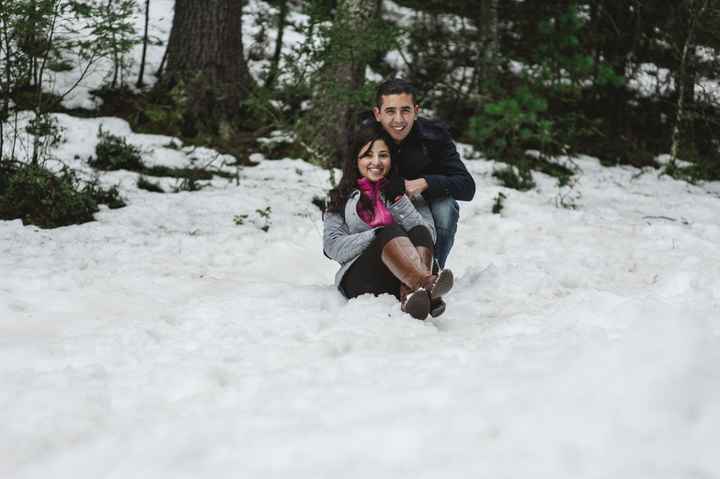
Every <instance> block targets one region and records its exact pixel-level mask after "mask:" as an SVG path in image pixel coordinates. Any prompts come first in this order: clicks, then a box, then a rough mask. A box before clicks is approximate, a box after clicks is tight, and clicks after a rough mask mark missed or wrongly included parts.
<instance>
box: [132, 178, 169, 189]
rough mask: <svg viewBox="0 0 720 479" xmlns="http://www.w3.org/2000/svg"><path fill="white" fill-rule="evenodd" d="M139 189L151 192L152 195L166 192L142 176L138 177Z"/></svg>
mask: <svg viewBox="0 0 720 479" xmlns="http://www.w3.org/2000/svg"><path fill="white" fill-rule="evenodd" d="M137 187H138V188H140V189H141V190H145V191H150V192H152V193H165V190H163V189H162V186H160V185H159V184H158V183H155V182H153V181H150V180H148V179H147V178H146V177H144V176H142V175H141V176H140V177H138V180H137Z"/></svg>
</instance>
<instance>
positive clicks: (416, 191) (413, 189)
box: [405, 178, 428, 198]
mask: <svg viewBox="0 0 720 479" xmlns="http://www.w3.org/2000/svg"><path fill="white" fill-rule="evenodd" d="M427 189H428V183H427V181H425V178H418V179H417V180H405V192H406V193H407V195H408V196H409V197H410V198H414V197H416V196H419V195H420V194H422V192H423V191H425V190H427Z"/></svg>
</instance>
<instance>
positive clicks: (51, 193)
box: [0, 161, 124, 228]
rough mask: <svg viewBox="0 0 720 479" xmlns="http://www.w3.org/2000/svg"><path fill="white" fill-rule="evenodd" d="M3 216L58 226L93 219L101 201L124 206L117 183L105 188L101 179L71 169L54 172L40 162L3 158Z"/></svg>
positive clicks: (0, 210)
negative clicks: (84, 179) (84, 176)
mask: <svg viewBox="0 0 720 479" xmlns="http://www.w3.org/2000/svg"><path fill="white" fill-rule="evenodd" d="M2 169H3V171H2V173H3V175H2V176H3V177H4V180H3V181H2V182H0V218H1V219H18V218H19V219H21V220H22V222H23V224H25V225H27V224H33V225H36V226H39V227H41V228H56V227H59V226H67V225H71V224H80V223H85V222H88V221H92V220H93V214H94V213H95V212H97V211H98V206H97V205H98V204H99V203H106V204H108V205H109V206H110V207H111V208H112V207H115V208H118V207H121V206H124V202H123V201H122V199H121V198H120V196H119V193H118V190H117V187H113V188H110V189H109V190H104V189H102V188H100V187H99V186H98V185H97V183H84V182H81V181H80V180H78V178H77V177H76V175H75V174H74V173H73V172H72V171H71V170H69V169H63V170H62V171H61V172H59V173H53V172H52V171H50V170H48V169H47V168H45V167H43V166H41V165H37V164H14V163H11V162H8V161H5V162H3V166H2Z"/></svg>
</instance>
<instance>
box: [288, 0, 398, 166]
mask: <svg viewBox="0 0 720 479" xmlns="http://www.w3.org/2000/svg"><path fill="white" fill-rule="evenodd" d="M352 3H353V2H339V3H337V8H333V2H327V1H324V0H313V1H311V2H306V3H305V5H304V9H305V12H306V13H307V14H308V15H309V21H308V23H307V24H306V25H305V27H304V29H303V32H302V33H303V34H304V35H305V36H306V41H305V42H303V43H302V44H301V45H299V46H298V47H297V48H295V49H294V50H293V52H292V53H291V54H290V55H289V56H288V58H287V59H286V61H285V62H284V63H285V65H286V66H287V68H288V70H287V72H286V75H285V78H288V77H289V78H292V80H291V81H290V82H286V81H281V82H280V83H279V84H278V86H279V88H280V89H281V90H283V91H285V92H286V93H287V95H288V96H287V97H286V98H287V99H286V101H285V102H286V104H290V105H297V106H298V107H300V108H299V109H300V110H301V109H302V106H303V104H305V105H308V104H309V109H307V111H304V112H302V115H299V116H298V117H297V118H298V120H297V122H296V124H295V126H294V130H295V131H296V132H297V134H298V142H299V144H301V145H302V146H303V148H304V152H303V153H304V154H303V157H305V158H306V159H308V160H309V161H312V162H314V163H316V164H320V165H323V166H326V167H330V166H338V162H339V160H340V157H341V156H342V155H343V154H344V153H345V152H344V151H343V146H345V147H346V145H343V143H346V142H344V136H346V135H347V132H348V131H349V130H351V129H352V126H353V125H352V119H353V118H354V116H355V114H357V113H358V112H359V111H361V110H366V109H368V107H369V105H371V104H372V102H373V96H374V91H375V86H376V85H374V84H372V83H368V82H365V70H366V66H368V65H369V66H371V67H377V65H378V64H379V63H380V61H381V59H382V57H383V56H384V54H385V53H386V52H387V51H388V50H389V49H390V48H392V47H395V46H396V45H397V42H396V37H397V31H396V29H395V28H392V27H391V26H389V25H388V24H387V23H385V21H384V20H383V19H382V18H381V16H379V15H375V16H372V15H370V16H367V17H366V16H365V14H366V13H367V12H366V11H365V10H368V9H367V8H366V7H368V5H370V6H372V5H374V3H373V2H370V1H368V0H363V1H362V2H356V3H357V4H358V5H362V6H361V7H358V11H357V12H356V11H354V10H353V9H352V8H351V7H352ZM356 6H357V5H356ZM360 10H362V12H359V11H360ZM358 17H361V18H358ZM290 94H293V95H295V97H289V95H290ZM308 100H310V101H309V102H308ZM306 102H307V103H306Z"/></svg>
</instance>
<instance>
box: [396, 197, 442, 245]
mask: <svg viewBox="0 0 720 479" xmlns="http://www.w3.org/2000/svg"><path fill="white" fill-rule="evenodd" d="M418 201H424V200H422V199H421V198H420V199H418ZM424 208H426V209H428V211H429V208H428V207H427V206H424ZM388 209H389V210H390V213H392V215H393V218H395V221H396V222H397V223H398V224H399V225H400V226H402V227H403V229H404V230H405V231H410V230H411V229H413V228H414V227H416V226H418V225H422V226H425V227H426V228H427V229H428V230H429V231H430V235H431V236H432V239H433V243H434V242H435V240H436V234H435V224H434V223H433V221H432V214H430V215H422V214H420V212H419V211H418V210H417V209H416V208H415V205H414V204H413V202H412V201H410V198H408V197H407V195H403V196H402V197H400V199H399V200H397V201H396V202H394V203H391V204H389V205H388Z"/></svg>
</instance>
